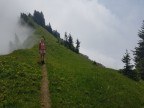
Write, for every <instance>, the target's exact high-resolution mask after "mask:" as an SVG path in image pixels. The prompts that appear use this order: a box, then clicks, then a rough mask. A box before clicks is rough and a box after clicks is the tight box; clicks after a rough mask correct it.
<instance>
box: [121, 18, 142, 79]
mask: <svg viewBox="0 0 144 108" xmlns="http://www.w3.org/2000/svg"><path fill="white" fill-rule="evenodd" d="M138 37H139V38H140V40H139V41H138V46H137V47H135V50H134V51H132V52H133V55H134V63H135V64H134V65H132V64H131V57H130V53H129V52H128V51H127V50H126V53H125V55H124V56H123V58H122V62H123V63H124V64H125V65H124V69H122V70H121V73H123V74H124V75H126V76H128V77H129V78H131V79H134V80H137V81H139V80H141V79H142V80H144V21H143V23H142V26H141V29H140V30H139V31H138ZM133 68H134V69H133Z"/></svg>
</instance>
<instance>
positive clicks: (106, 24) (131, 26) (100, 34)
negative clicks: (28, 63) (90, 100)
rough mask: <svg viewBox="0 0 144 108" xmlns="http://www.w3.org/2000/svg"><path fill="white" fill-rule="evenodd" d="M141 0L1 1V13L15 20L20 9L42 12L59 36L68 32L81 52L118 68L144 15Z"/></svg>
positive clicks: (132, 47)
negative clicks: (77, 42) (79, 46)
mask: <svg viewBox="0 0 144 108" xmlns="http://www.w3.org/2000/svg"><path fill="white" fill-rule="evenodd" d="M142 3H143V2H134V1H133V2H131V0H127V1H126V2H125V0H122V1H115V0H111V2H109V1H107V0H42V1H40V0H37V1H36V0H29V1H28V0H13V1H11V0H2V1H0V7H1V9H0V15H3V14H6V17H5V18H11V19H12V18H13V19H15V18H16V17H18V16H19V13H20V12H26V13H28V12H31V13H33V11H34V10H38V11H43V13H44V15H45V19H46V23H47V24H48V23H49V22H51V25H52V27H53V28H54V29H57V30H58V31H59V32H60V33H61V35H62V37H63V35H64V32H66V31H67V32H71V34H72V35H73V37H74V39H76V38H79V40H80V41H81V51H82V52H85V53H86V54H88V56H90V58H92V59H95V60H96V61H97V62H102V63H103V64H104V65H106V66H108V67H112V68H117V69H118V68H122V63H121V58H122V56H123V54H124V53H125V49H129V50H131V49H134V47H135V46H136V43H137V40H138V38H137V31H138V29H139V27H140V24H141V22H142V18H144V15H142V14H141V13H142V11H143V9H144V8H143V7H142V6H143V5H142ZM7 4H8V5H7ZM3 9H5V10H6V9H7V10H8V11H9V12H8V11H7V12H4V11H3ZM8 14H9V15H8ZM11 16H13V17H11ZM9 23H10V22H9ZM3 26H4V24H3ZM85 49H86V50H85Z"/></svg>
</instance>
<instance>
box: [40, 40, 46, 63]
mask: <svg viewBox="0 0 144 108" xmlns="http://www.w3.org/2000/svg"><path fill="white" fill-rule="evenodd" d="M39 53H40V59H41V63H42V64H44V63H45V57H44V56H45V53H46V46H45V42H44V38H41V40H40V43H39Z"/></svg>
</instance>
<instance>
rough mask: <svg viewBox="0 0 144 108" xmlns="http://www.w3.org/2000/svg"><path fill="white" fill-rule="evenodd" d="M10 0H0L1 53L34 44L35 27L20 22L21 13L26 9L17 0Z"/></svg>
mask: <svg viewBox="0 0 144 108" xmlns="http://www.w3.org/2000/svg"><path fill="white" fill-rule="evenodd" d="M8 1H9V0H5V1H4V0H2V1H0V55H5V54H9V53H11V52H12V51H14V50H17V49H24V48H30V47H32V46H33V45H34V41H32V40H34V36H33V33H34V29H33V28H31V27H29V26H28V25H27V24H24V25H22V24H21V23H20V22H21V19H20V13H21V12H24V9H22V8H21V6H19V5H16V3H17V2H16V1H13V2H11V3H8ZM9 2H10V1H9Z"/></svg>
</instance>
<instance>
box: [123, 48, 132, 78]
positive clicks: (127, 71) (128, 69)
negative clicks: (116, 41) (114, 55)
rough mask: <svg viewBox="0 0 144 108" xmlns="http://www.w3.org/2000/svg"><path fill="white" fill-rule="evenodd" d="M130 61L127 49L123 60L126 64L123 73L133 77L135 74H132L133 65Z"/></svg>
mask: <svg viewBox="0 0 144 108" xmlns="http://www.w3.org/2000/svg"><path fill="white" fill-rule="evenodd" d="M130 61H131V58H130V54H129V53H128V51H127V50H126V53H125V55H124V56H123V58H122V62H123V63H124V64H125V66H124V69H123V74H124V75H126V76H128V77H132V76H133V75H132V68H133V65H131V63H130Z"/></svg>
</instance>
